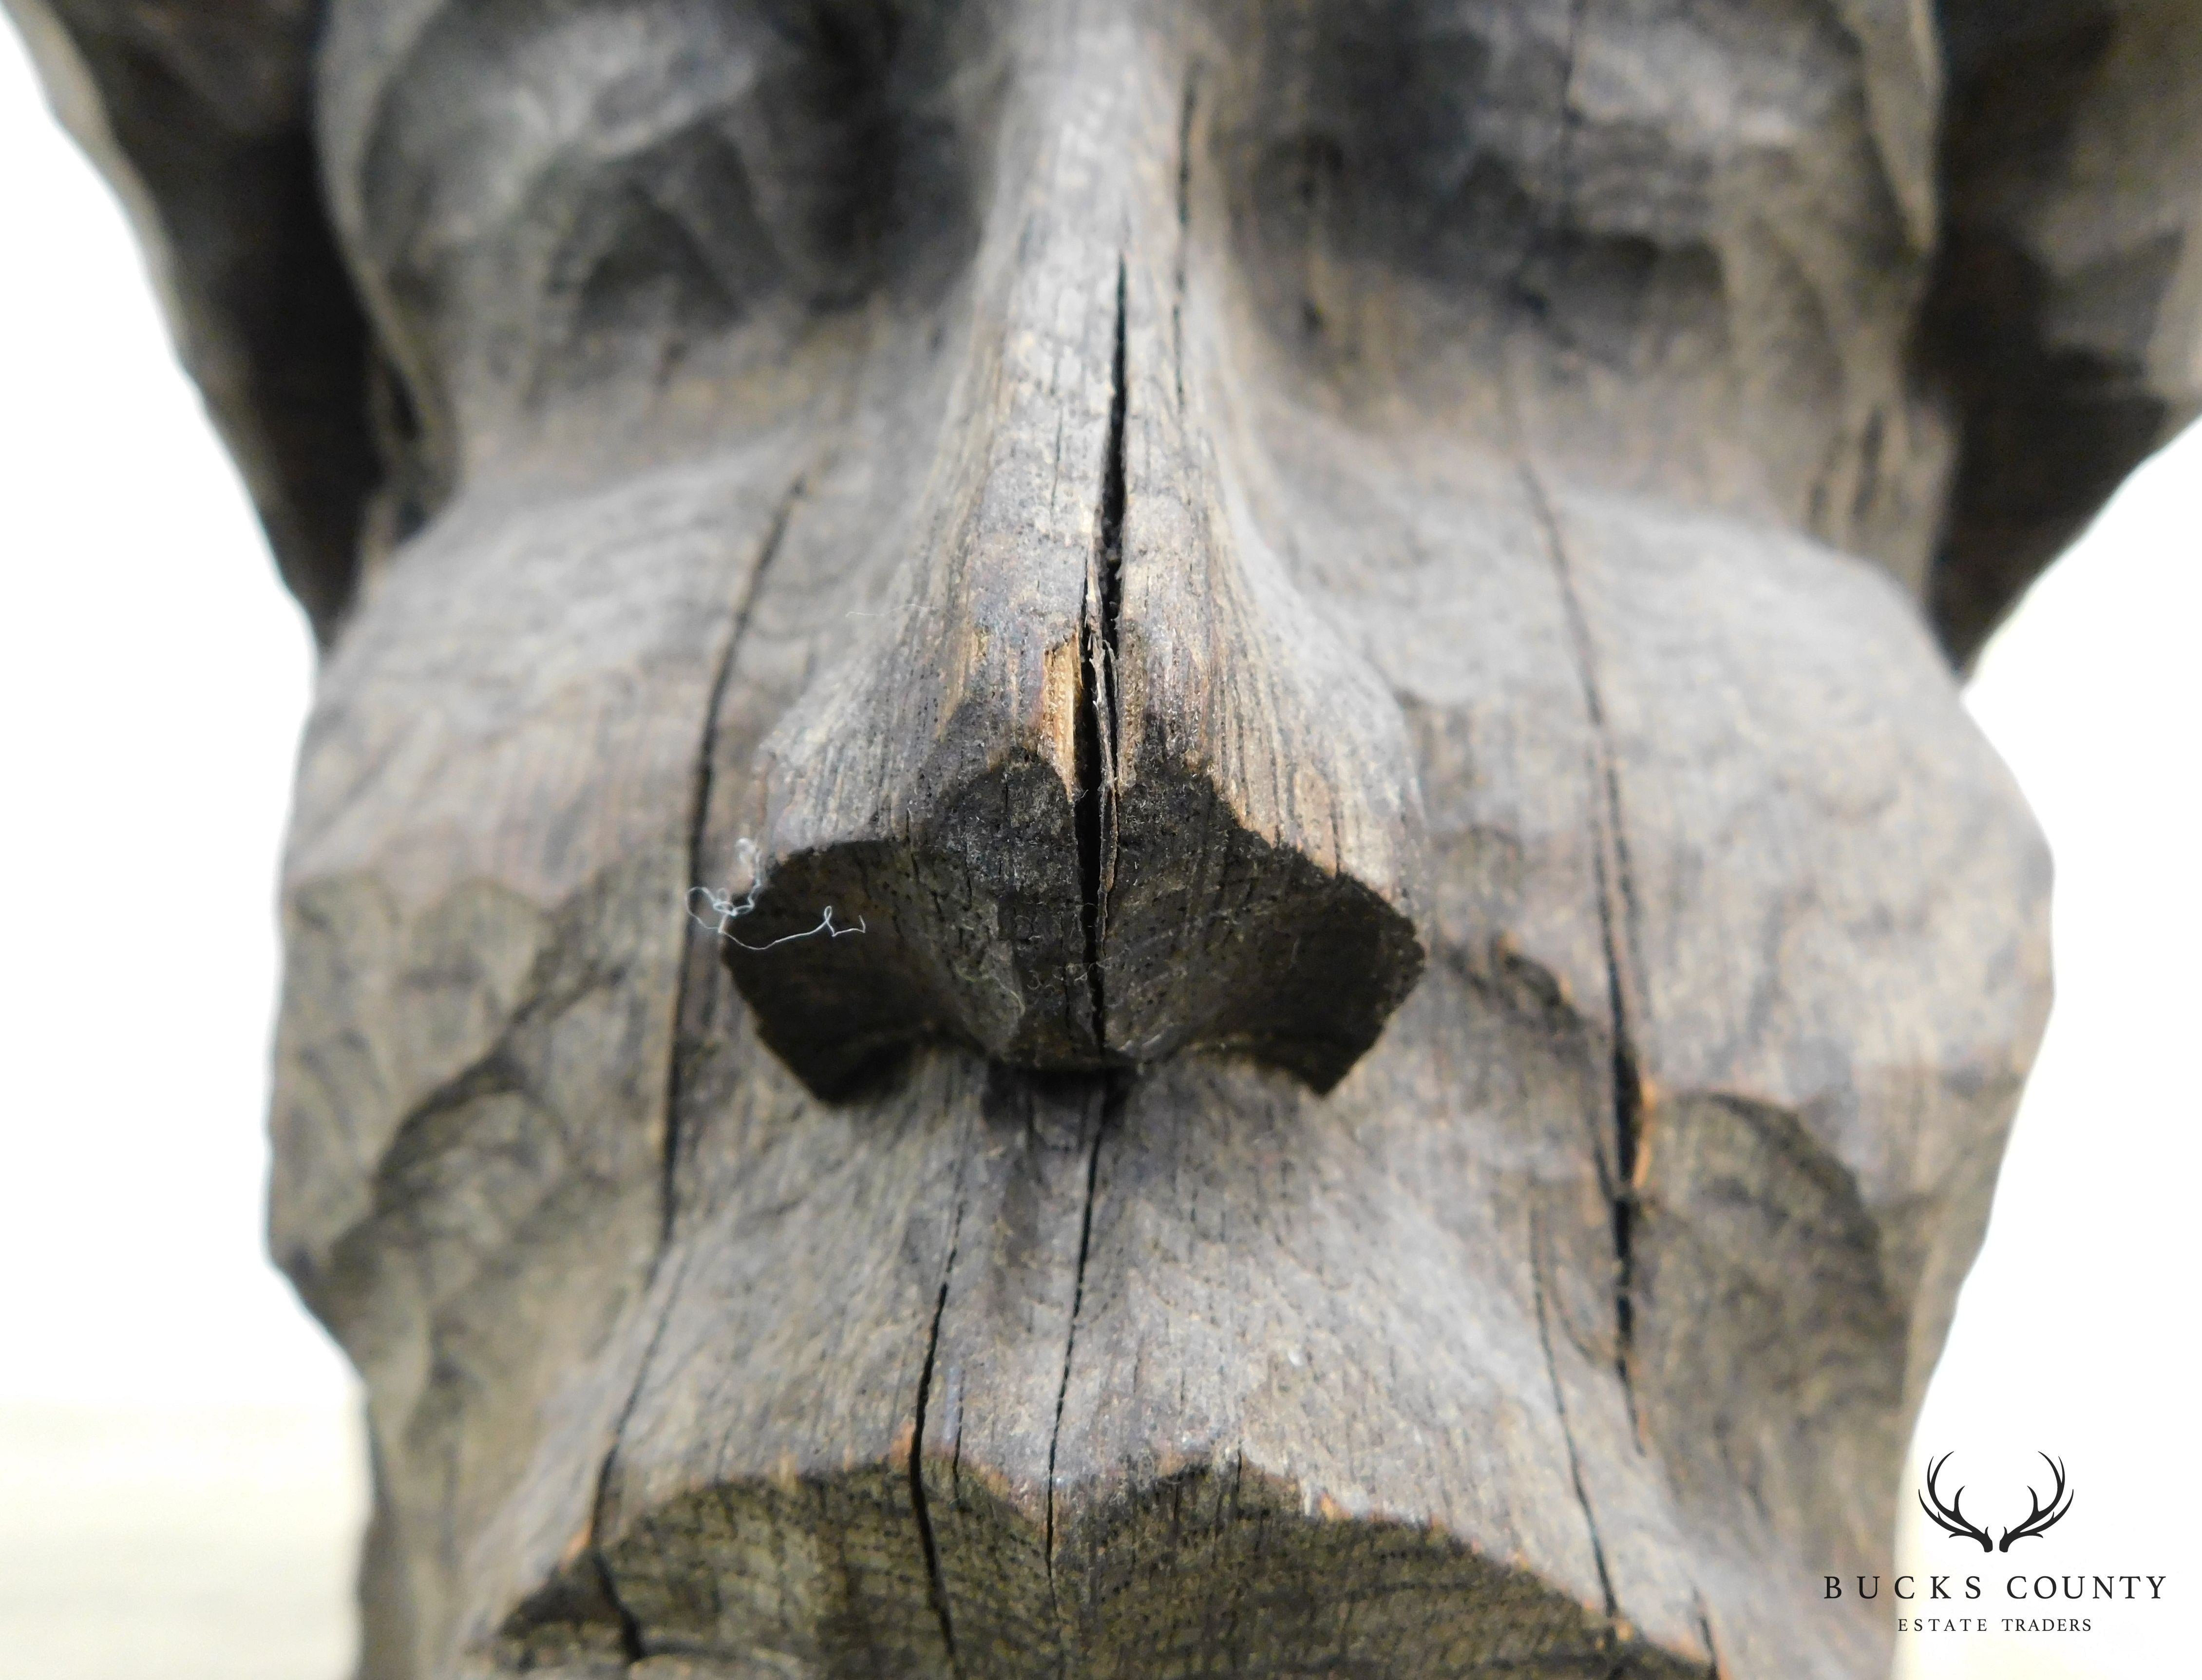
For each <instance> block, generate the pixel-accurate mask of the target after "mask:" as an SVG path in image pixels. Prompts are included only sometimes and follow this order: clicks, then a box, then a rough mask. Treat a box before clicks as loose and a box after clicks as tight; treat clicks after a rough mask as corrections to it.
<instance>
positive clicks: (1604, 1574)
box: [1529, 1208, 1621, 1674]
mask: <svg viewBox="0 0 2202 1680" xmlns="http://www.w3.org/2000/svg"><path fill="white" fill-rule="evenodd" d="M1537 1232H1538V1225H1537V1214H1536V1210H1535V1209H1534V1208H1532V1209H1531V1210H1530V1213H1529V1287H1530V1289H1531V1291H1532V1292H1533V1293H1534V1295H1535V1297H1536V1302H1537V1345H1538V1346H1539V1347H1540V1348H1543V1349H1544V1352H1545V1372H1546V1376H1548V1377H1550V1378H1551V1383H1552V1409H1553V1411H1554V1412H1555V1413H1557V1414H1558V1416H1559V1420H1560V1439H1561V1441H1562V1442H1563V1443H1564V1444H1565V1445H1566V1447H1567V1449H1568V1480H1569V1482H1570V1483H1573V1484H1574V1487H1575V1503H1576V1504H1578V1505H1580V1506H1581V1507H1582V1513H1583V1526H1584V1527H1585V1528H1587V1530H1589V1531H1590V1554H1591V1560H1592V1561H1593V1563H1595V1564H1596V1565H1598V1588H1599V1592H1600V1593H1601V1594H1603V1595H1604V1598H1605V1619H1606V1623H1607V1630H1606V1637H1607V1638H1608V1639H1609V1640H1610V1639H1612V1638H1613V1637H1614V1636H1615V1630H1616V1628H1617V1627H1618V1626H1619V1624H1620V1621H1621V1599H1620V1597H1619V1595H1617V1594H1616V1593H1615V1591H1614V1590H1613V1575H1612V1571H1610V1570H1609V1569H1608V1568H1607V1566H1606V1561H1605V1542H1604V1540H1603V1539H1602V1538H1601V1537H1600V1536H1599V1531H1598V1513H1597V1512H1596V1511H1595V1510H1593V1508H1592V1507H1591V1502H1590V1490H1589V1489H1587V1488H1586V1487H1585V1486H1584V1485H1583V1477H1582V1458H1581V1454H1579V1453H1578V1452H1577V1451H1576V1450H1575V1424H1573V1423H1572V1422H1571V1421H1570V1420H1569V1417H1568V1398H1567V1395H1566V1392H1565V1391H1564V1390H1563V1389H1562V1388H1561V1387H1560V1366H1559V1361H1558V1360H1556V1359H1555V1358H1553V1356H1552V1325H1551V1310H1550V1308H1549V1307H1547V1306H1546V1301H1545V1268H1544V1266H1543V1264H1542V1262H1541V1260H1540V1255H1541V1254H1542V1253H1543V1252H1544V1249H1543V1245H1542V1244H1541V1243H1540V1241H1539V1240H1538V1235H1537ZM1614 1672H1615V1673H1616V1674H1618V1673H1619V1672H1620V1670H1619V1669H1618V1668H1616V1670H1615V1671H1614Z"/></svg>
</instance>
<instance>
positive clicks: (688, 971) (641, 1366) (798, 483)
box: [588, 472, 810, 1659]
mask: <svg viewBox="0 0 2202 1680" xmlns="http://www.w3.org/2000/svg"><path fill="white" fill-rule="evenodd" d="M809 482H810V473H807V472H806V473H798V474H797V475H796V476H795V478H794V479H793V480H792V482H791V483H790V484H789V485H788V486H787V488H786V490H783V491H781V492H780V501H779V502H778V503H777V504H776V505H775V506H774V509H773V516H772V523H771V524H770V525H769V526H767V527H766V529H765V535H764V541H763V542H762V543H761V544H760V545H759V546H758V549H757V561H756V562H755V563H754V564H753V565H752V566H751V567H750V568H749V576H748V578H747V579H746V580H745V582H744V583H743V585H742V589H741V594H740V597H739V600H737V601H736V602H735V603H734V610H733V616H732V619H731V620H730V621H729V623H728V625H727V639H726V643H725V644H724V645H723V646H722V647H721V649H720V650H719V661H718V667H717V669H716V670H715V671H714V672H713V673H712V677H711V690H710V696H709V700H708V701H706V702H705V709H704V729H703V734H702V737H701V739H700V742H699V744H698V749H697V755H696V775H695V779H694V782H693V784H692V788H693V791H692V800H693V804H692V808H691V809H690V812H689V823H688V880H687V885H689V886H694V885H696V884H698V882H700V881H701V880H702V878H703V872H704V833H705V831H706V830H707V829H708V827H709V820H710V810H711V783H712V772H711V763H712V760H713V758H714V757H715V755H716V754H717V752H718V746H719V708H721V706H722V705H723V704H724V703H725V702H726V697H727V685H728V684H729V683H731V682H732V680H733V672H734V660H735V655H737V654H738V653H739V650H740V648H741V644H742V637H743V635H744V633H745V631H747V630H748V629H749V623H750V610H751V608H752V607H753V606H754V605H755V604H756V602H757V590H758V588H759V586H760V585H761V584H762V583H763V581H764V575H765V573H766V572H767V571H768V570H769V569H770V567H771V566H772V563H773V561H774V558H775V557H777V556H778V555H779V553H780V545H781V543H782V542H783V541H784V540H785V539H786V536H787V526H788V522H789V521H790V520H792V518H793V517H794V514H795V506H796V503H797V502H799V501H801V500H802V498H803V491H804V486H805V485H807V484H808V483H809ZM682 902H683V904H684V905H685V904H686V897H685V895H684V897H683V901H682ZM682 929H683V933H684V939H683V944H682V951H681V961H680V978H678V979H677V980H676V981H675V982H674V996H673V1044H672V1047H671V1049H670V1052H669V1054H668V1055H667V1058H666V1070H665V1143H664V1155H663V1159H662V1161H661V1163H660V1165H659V1178H658V1197H659V1213H658V1233H657V1248H656V1252H655V1253H653V1254H651V1257H650V1271H649V1273H648V1275H647V1276H646V1277H645V1278H644V1280H643V1286H644V1289H645V1290H649V1289H654V1288H655V1287H656V1283H657V1274H658V1270H659V1268H660V1267H661V1266H662V1265H663V1264H664V1262H665V1256H666V1254H667V1253H668V1251H669V1250H670V1249H671V1248H672V1245H673V1216H674V1210H675V1207H677V1205H678V1204H677V1196H676V1190H677V1183H676V1181H677V1178H678V1174H679V1171H680V1090H681V1075H682V1072H683V1071H684V1070H683V1066H682V1062H681V1055H680V1023H681V1021H682V1020H683V1019H685V1017H686V1013H687V1010H688V1006H689V996H690V994H689V984H690V981H691V978H692V972H693V964H694V963H695V961H696V956H695V953H694V949H693V947H692V943H690V942H689V941H688V940H687V938H686V933H687V931H688V929H687V923H686V918H685V914H684V919H683V921H682ZM708 960H709V961H710V962H711V963H712V965H713V966H714V967H715V966H716V964H717V957H716V954H715V953H714V954H713V955H712V956H711V957H710V958H709V959H708ZM664 1299H665V1301H666V1302H667V1303H668V1304H669V1303H670V1301H671V1300H672V1295H671V1292H669V1291H668V1293H667V1294H666V1295H665V1297H664ZM666 1316H667V1315H666V1314H664V1313H660V1315H659V1317H658V1320H657V1322H656V1324H655V1325H652V1326H651V1332H650V1339H649V1341H648V1342H647V1343H646V1344H645V1347H644V1348H643V1354H642V1358H641V1359H640V1360H639V1361H638V1362H637V1363H636V1366H635V1371H634V1381H633V1383H632V1384H631V1385H630V1386H629V1387H628V1389H627V1398H626V1399H625V1400H624V1401H621V1404H620V1409H619V1416H618V1417H617V1419H615V1420H614V1422H613V1424H612V1427H611V1432H610V1436H609V1441H608V1442H607V1444H606V1446H605V1448H604V1454H603V1459H602V1460H600V1461H599V1462H598V1466H597V1476H596V1488H595V1491H594V1492H593V1494H592V1496H591V1498H590V1500H589V1516H588V1531H589V1534H590V1536H591V1544H590V1547H589V1558H590V1561H591V1565H592V1567H593V1568H594V1569H595V1570H596V1571H597V1578H598V1581H599V1582H600V1583H602V1585H603V1590H604V1595H605V1596H606V1597H607V1598H608V1599H609V1600H610V1601H611V1604H612V1607H613V1609H614V1611H615V1612H616V1613H617V1614H618V1616H619V1618H620V1641H621V1648H622V1649H627V1648H629V1647H630V1646H631V1647H632V1651H631V1653H630V1654H631V1656H632V1657H633V1659H639V1658H640V1657H641V1656H642V1654H643V1647H642V1630H641V1626H640V1624H639V1623H638V1622H636V1620H635V1618H634V1617H633V1614H632V1613H631V1612H629V1611H628V1609H627V1606H626V1604H625V1603H624V1602H623V1601H621V1598H620V1596H619V1591H618V1588H617V1586H616V1584H615V1580H614V1577H613V1575H612V1569H611V1564H610V1561H609V1560H608V1559H607V1558H606V1557H605V1556H604V1554H603V1550H602V1549H601V1548H599V1547H598V1545H597V1544H596V1543H595V1536H599V1535H601V1534H602V1533H603V1517H604V1506H605V1502H606V1501H607V1500H608V1499H609V1497H610V1492H611V1474H612V1466H613V1463H614V1462H615V1460H617V1459H618V1457H619V1443H620V1442H621V1438H622V1437H623V1436H625V1435H626V1434H627V1423H628V1420H629V1419H632V1418H633V1416H634V1408H635V1406H636V1404H637V1403H638V1402H639V1401H640V1400H641V1398H642V1383H643V1378H644V1377H645V1374H646V1373H647V1372H648V1371H649V1370H650V1363H651V1359H652V1358H653V1357H654V1356H655V1355H656V1352H657V1346H658V1343H659V1342H660V1341H662V1339H663V1337H664V1334H665V1324H666Z"/></svg>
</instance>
